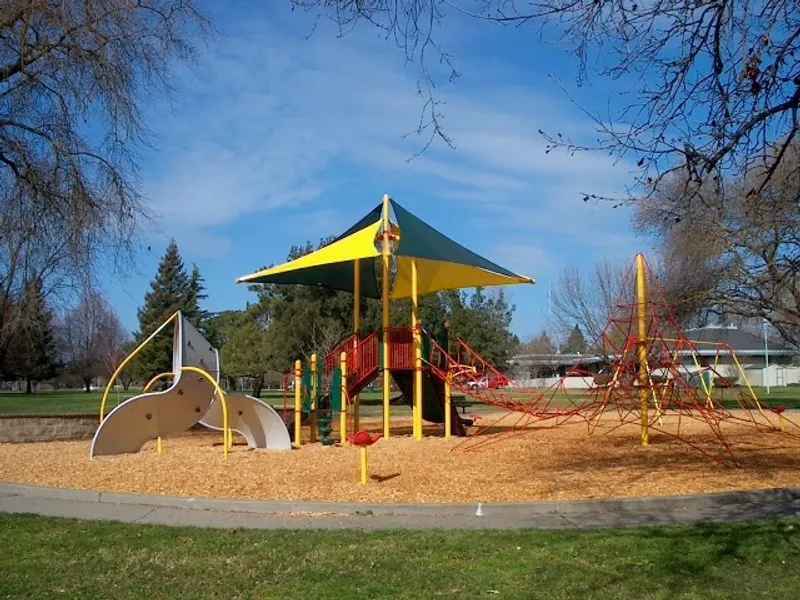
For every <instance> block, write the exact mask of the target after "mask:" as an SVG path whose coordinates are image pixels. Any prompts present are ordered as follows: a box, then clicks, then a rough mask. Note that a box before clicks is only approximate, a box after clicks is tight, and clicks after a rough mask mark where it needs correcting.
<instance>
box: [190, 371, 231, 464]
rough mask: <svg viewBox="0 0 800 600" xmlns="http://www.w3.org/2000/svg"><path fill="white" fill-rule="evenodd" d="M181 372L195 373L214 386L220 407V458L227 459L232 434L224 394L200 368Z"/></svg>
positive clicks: (214, 380)
mask: <svg viewBox="0 0 800 600" xmlns="http://www.w3.org/2000/svg"><path fill="white" fill-rule="evenodd" d="M181 371H188V372H189V373H197V374H198V375H200V376H201V377H204V378H205V379H208V380H209V381H210V382H211V385H213V386H214V390H215V391H216V393H217V396H219V403H220V405H222V457H223V458H228V449H229V448H230V442H231V440H232V439H233V432H232V431H231V429H230V426H229V423H230V421H228V401H227V400H226V399H225V392H224V390H223V389H222V388H221V387H220V386H219V383H217V380H216V379H214V378H213V377H212V376H211V374H210V373H209V372H208V371H206V370H204V369H201V368H200V367H187V366H183V367H181Z"/></svg>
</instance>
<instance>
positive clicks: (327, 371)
mask: <svg viewBox="0 0 800 600" xmlns="http://www.w3.org/2000/svg"><path fill="white" fill-rule="evenodd" d="M357 340H358V334H356V333H353V334H351V335H349V336H347V337H346V338H344V339H343V340H342V341H341V342H339V343H338V344H336V346H334V347H333V349H332V350H331V351H330V352H328V353H327V354H326V355H325V357H324V358H323V359H322V380H323V381H324V382H326V383H327V382H328V381H329V380H330V378H331V373H333V370H334V369H338V368H339V362H340V360H341V355H342V352H348V351H349V350H352V349H353V347H355V346H356V344H357V343H358V341H357Z"/></svg>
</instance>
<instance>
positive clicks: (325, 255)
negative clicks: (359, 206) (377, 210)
mask: <svg viewBox="0 0 800 600" xmlns="http://www.w3.org/2000/svg"><path fill="white" fill-rule="evenodd" d="M380 225H381V222H380V221H377V222H375V223H373V224H371V225H368V226H367V227H365V228H364V229H361V230H359V231H356V232H355V233H352V234H350V235H348V236H347V237H345V238H342V239H341V240H339V241H338V242H334V243H332V244H330V245H329V246H325V247H324V248H320V249H319V250H317V251H316V252H312V253H311V254H306V255H305V256H301V257H300V258H296V259H295V260H290V261H289V262H286V263H283V264H282V265H277V266H275V267H270V268H268V269H263V270H261V271H258V272H257V273H253V274H251V275H245V276H244V277H239V278H238V279H237V280H236V283H245V282H251V283H261V282H262V281H261V280H264V279H266V278H269V277H270V276H273V275H281V274H287V273H291V272H295V271H302V270H305V269H313V268H314V267H321V266H323V265H333V264H336V263H342V262H350V261H354V260H356V259H361V258H374V257H376V256H380V252H379V251H378V249H377V248H376V247H375V236H376V235H377V233H378V229H379V228H380ZM282 279H285V278H282ZM303 279H305V278H303ZM284 282H285V281H284ZM286 283H288V282H286ZM298 283H309V282H307V281H305V280H303V281H298ZM320 283H321V282H320Z"/></svg>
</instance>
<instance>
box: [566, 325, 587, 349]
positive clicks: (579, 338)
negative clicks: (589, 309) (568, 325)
mask: <svg viewBox="0 0 800 600" xmlns="http://www.w3.org/2000/svg"><path fill="white" fill-rule="evenodd" d="M585 351H586V339H585V338H584V337H583V332H582V331H581V328H580V327H578V326H577V325H575V327H573V328H572V331H570V333H569V336H568V337H567V341H566V342H564V347H563V348H562V349H561V352H563V353H565V354H583V353H584V352H585Z"/></svg>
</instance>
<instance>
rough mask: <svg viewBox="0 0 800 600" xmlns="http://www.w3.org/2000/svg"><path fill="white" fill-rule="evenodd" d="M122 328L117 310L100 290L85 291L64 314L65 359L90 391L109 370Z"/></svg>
mask: <svg viewBox="0 0 800 600" xmlns="http://www.w3.org/2000/svg"><path fill="white" fill-rule="evenodd" d="M120 331H121V325H120V322H119V319H118V318H117V316H116V315H115V314H114V311H113V309H112V308H111V307H110V306H109V304H108V302H106V300H105V299H104V298H103V297H102V296H100V295H99V294H96V293H91V292H89V293H86V294H84V296H83V297H82V298H81V300H80V302H79V303H78V304H77V305H76V306H75V307H73V308H71V309H70V310H68V311H67V313H66V314H65V315H64V318H63V322H62V324H61V327H60V333H61V336H60V337H61V347H62V352H63V354H64V362H65V364H66V366H67V368H68V369H69V371H70V372H72V374H73V375H75V376H77V377H80V379H81V381H83V384H84V386H85V388H86V391H87V392H88V391H89V390H90V389H91V384H92V381H93V380H94V379H95V378H96V377H99V376H101V375H104V374H106V373H107V372H108V363H107V361H108V360H109V353H110V352H112V346H113V344H114V343H115V342H118V341H120V339H121V335H120ZM115 338H116V339H115Z"/></svg>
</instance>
